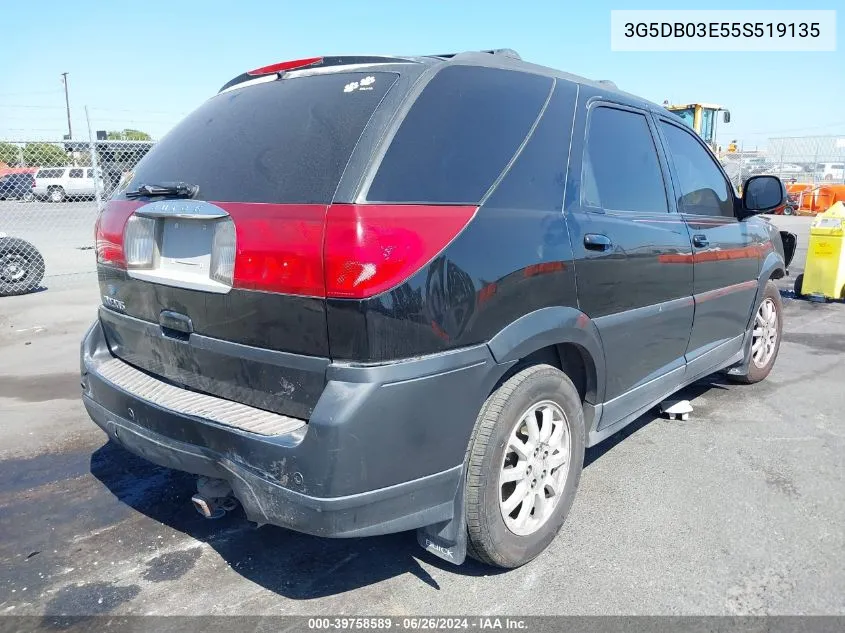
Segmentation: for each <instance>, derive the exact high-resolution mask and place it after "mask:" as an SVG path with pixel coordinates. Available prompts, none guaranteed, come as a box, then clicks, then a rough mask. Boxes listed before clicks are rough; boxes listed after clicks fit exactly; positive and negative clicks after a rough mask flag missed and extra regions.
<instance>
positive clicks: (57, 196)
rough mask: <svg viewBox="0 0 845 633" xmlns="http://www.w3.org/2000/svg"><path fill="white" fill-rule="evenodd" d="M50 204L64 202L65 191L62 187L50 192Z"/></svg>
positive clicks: (54, 188)
mask: <svg viewBox="0 0 845 633" xmlns="http://www.w3.org/2000/svg"><path fill="white" fill-rule="evenodd" d="M49 196H50V202H64V200H65V190H64V189H62V188H61V187H53V188H52V189H50V192H49Z"/></svg>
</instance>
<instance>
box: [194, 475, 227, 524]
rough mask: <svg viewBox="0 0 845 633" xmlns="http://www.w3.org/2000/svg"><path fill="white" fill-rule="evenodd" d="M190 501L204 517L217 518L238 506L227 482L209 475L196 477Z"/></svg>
mask: <svg viewBox="0 0 845 633" xmlns="http://www.w3.org/2000/svg"><path fill="white" fill-rule="evenodd" d="M191 503H193V504H194V509H195V510H196V511H197V512H199V513H200V514H201V515H202V516H204V517H205V518H206V519H219V518H220V517H222V516H223V515H225V514H226V513H227V512H231V511H232V510H234V509H235V508H237V507H238V500H237V499H236V498H235V496H234V494H232V486H230V485H229V482H228V481H226V480H225V479H212V478H211V477H198V478H197V493H196V494H195V495H194V496H193V497H191Z"/></svg>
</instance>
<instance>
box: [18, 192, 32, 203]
mask: <svg viewBox="0 0 845 633" xmlns="http://www.w3.org/2000/svg"><path fill="white" fill-rule="evenodd" d="M21 200H23V201H24V202H32V201H33V200H35V194H33V193H32V192H31V191H27V192H26V193H25V194H23V196H21Z"/></svg>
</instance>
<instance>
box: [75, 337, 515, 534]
mask: <svg viewBox="0 0 845 633" xmlns="http://www.w3.org/2000/svg"><path fill="white" fill-rule="evenodd" d="M115 360H116V359H115V357H114V356H113V355H112V354H111V353H110V351H109V349H108V346H107V344H106V341H105V337H104V335H103V331H102V327H101V326H100V323H99V321H98V322H96V323H95V324H94V325H93V326H92V328H91V329H90V330H89V332H88V333H87V334H86V337H85V340H84V342H83V345H82V358H81V364H82V367H81V370H82V384H83V401H84V403H85V406H86V408H87V409H88V412H89V414H90V416H91V418H92V419H93V420H94V421H95V422H96V423H97V424H98V425H99V426H100V427H101V428H102V429H103V430H104V431H105V432H106V433H107V434H108V435H109V437H110V438H111V439H112V440H113V441H115V442H117V443H119V444H121V445H122V446H124V447H125V448H126V449H128V450H130V451H131V452H133V453H135V454H137V455H140V456H141V457H144V458H146V459H148V460H149V461H151V462H154V463H156V464H159V465H162V466H165V467H169V468H174V469H178V470H182V471H186V472H191V473H196V474H201V475H207V476H211V477H219V478H222V479H226V480H227V481H228V482H229V483H230V484H231V486H232V489H233V491H234V492H235V495H236V496H237V497H238V499H239V500H240V502H241V503H242V505H243V507H244V509H245V511H246V514H247V516H248V518H249V519H251V520H253V521H256V522H259V523H270V524H275V525H280V526H283V527H287V528H291V529H294V530H297V531H300V532H306V533H310V534H316V535H321V536H334V537H347V536H348V537H352V536H366V535H374V534H384V533H389V532H397V531H403V530H410V529H415V528H418V527H422V526H426V525H430V524H433V523H438V522H443V521H447V520H449V519H450V518H451V517H452V515H453V513H454V499H455V493H456V491H457V490H458V487H459V485H460V482H461V478H462V476H461V473H462V466H463V460H464V455H465V452H466V447H467V444H468V442H469V437H470V434H471V432H472V426H473V424H474V422H475V417H476V415H477V412H478V410H479V408H480V406H481V404H482V402H483V400H484V397H485V396H486V394H487V393H489V391H490V389H491V388H492V384H491V381H493V380H495V378H496V376H497V375H498V374H500V372H499V371H497V366H496V363H495V361H494V360H493V358H492V356H491V354H490V352H489V349H488V348H487V346H486V345H480V346H476V347H472V348H465V349H462V350H458V351H455V352H449V353H444V354H438V355H435V356H427V357H424V358H420V359H414V360H410V361H402V362H394V363H389V364H381V365H377V366H356V365H351V364H331V365H329V366H328V369H327V371H326V386H325V389H324V390H323V393H322V395H321V396H320V398H319V401H318V402H317V405H316V406H315V408H314V411H313V413H312V415H311V417H310V418H309V419H308V420H307V421H306V420H301V421H300V422H297V420H295V419H291V418H284V416H279V417H280V418H284V419H279V420H274V419H271V417H268V416H267V413H266V412H262V411H259V410H257V409H254V410H253V411H254V412H255V414H256V416H257V417H251V416H250V412H249V410H248V409H249V407H246V408H245V409H243V410H241V409H238V408H237V407H235V408H226V407H223V406H222V403H221V408H219V414H217V415H208V416H206V415H202V411H204V410H205V411H209V410H210V409H213V408H214V406H215V403H214V402H212V401H210V400H208V401H206V400H204V396H203V395H202V394H199V397H196V394H194V392H186V394H188V395H187V396H186V397H179V394H178V393H176V392H174V391H173V390H174V389H176V390H181V388H180V387H176V386H173V385H169V384H166V383H162V385H156V384H155V381H156V380H157V378H156V377H155V376H149V375H148V374H146V373H143V372H138V370H136V369H133V368H131V366H127V367H124V368H115V367H114V363H115ZM117 362H118V363H122V361H117ZM135 372H138V373H139V374H140V375H138V374H136V373H135ZM151 381H152V382H151ZM136 383H137V385H140V388H137V389H136ZM208 397H209V398H213V397H212V396H208ZM272 415H273V414H270V416H272ZM262 416H263V417H262ZM253 419H256V420H260V423H258V424H257V425H255V426H252V427H251V426H250V424H253V422H252V420H253ZM186 502H187V500H186Z"/></svg>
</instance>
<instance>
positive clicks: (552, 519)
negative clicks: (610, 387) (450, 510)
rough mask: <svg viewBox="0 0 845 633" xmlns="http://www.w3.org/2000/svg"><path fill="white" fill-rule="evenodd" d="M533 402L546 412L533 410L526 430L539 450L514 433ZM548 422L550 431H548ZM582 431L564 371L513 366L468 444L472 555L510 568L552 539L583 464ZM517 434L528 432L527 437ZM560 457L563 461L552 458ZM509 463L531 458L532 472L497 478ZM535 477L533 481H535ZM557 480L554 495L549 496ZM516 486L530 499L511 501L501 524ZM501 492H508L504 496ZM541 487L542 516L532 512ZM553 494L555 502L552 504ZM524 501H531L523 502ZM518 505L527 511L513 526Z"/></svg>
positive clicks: (577, 402) (490, 399)
mask: <svg viewBox="0 0 845 633" xmlns="http://www.w3.org/2000/svg"><path fill="white" fill-rule="evenodd" d="M538 407H539V408H540V409H541V411H549V414H548V415H549V416H551V417H550V418H548V417H544V414H541V415H540V417H539V418H538V417H537V415H535V417H534V420H535V421H536V426H534V427H533V431H532V432H531V436H532V437H533V436H537V439H539V440H541V441H540V442H536V444H535V445H536V446H537V447H538V450H539V453H538V452H537V451H536V450H535V451H531V449H530V448H528V446H526V445H531V443H532V437H527V436H526V434H525V433H520V435H517V431H518V430H525V429H526V428H527V426H528V424H527V423H526V424H523V421H524V420H528V419H529V412H531V411H532V409H535V408H538ZM549 419H551V420H553V422H552V423H551V425H550V426H549V427H545V424H543V421H544V420H549ZM545 428H548V429H549V430H548V431H547V432H548V433H550V434H551V436H546V435H545V433H544V429H545ZM558 434H560V435H558ZM584 436H585V429H584V413H583V410H582V407H581V398H580V397H579V395H578V392H577V390H576V389H575V386H574V385H573V384H572V381H571V380H570V379H569V378H568V377H567V375H566V374H564V373H563V372H562V371H560V370H559V369H556V368H555V367H552V366H551V365H533V366H530V367H526V368H524V369H522V370H521V371H518V372H517V373H516V374H514V375H513V376H511V377H510V378H509V379H508V380H507V381H505V382H504V383H503V384H502V385H501V386H499V387H498V388H497V389H496V390H495V391H494V392H493V393H492V394H491V395H490V396H489V397H488V398H487V400H486V402H485V403H484V406H482V407H481V411H480V412H479V414H478V418H477V420H476V423H475V428H474V429H473V434H472V439H471V440H470V445H469V449H468V460H467V461H468V467H467V482H466V497H465V501H466V520H467V536H468V539H467V541H468V553H469V555H470V556H472V557H473V558H475V559H476V560H478V561H481V562H483V563H487V564H489V565H494V566H497V567H504V568H514V567H519V566H520V565H524V564H525V563H527V562H529V561H531V560H533V559H534V558H536V557H537V556H538V555H539V554H540V553H541V552H542V551H543V550H545V549H546V548H547V547H548V546H549V544H550V543H551V542H552V541H553V540H554V538H555V536H556V535H557V533H558V532H559V531H560V528H561V526H562V525H563V522H564V520H565V519H566V516H567V514H569V509H570V507H571V506H572V501H573V499H574V498H575V491H576V490H577V488H578V481H579V480H580V478H581V469H582V467H583V465H584ZM522 437H525V438H526V441H525V442H524V443H523V442H522V439H521V438H522ZM543 438H545V441H542V439H543ZM512 439H513V441H520V443H521V444H522V445H523V446H525V450H526V451H527V453H526V457H524V458H519V459H518V460H517V453H516V451H515V450H512V447H513V444H512V441H511V440H512ZM543 448H545V450H541V449H543ZM527 455H531V457H527ZM506 460H507V461H506ZM564 460H565V461H564ZM561 461H562V462H563V463H562V464H561V465H559V466H555V465H554V464H556V463H559V462H561ZM514 463H516V464H520V463H521V464H524V465H525V466H523V467H524V468H526V470H525V471H523V472H526V473H528V471H527V466H528V465H532V466H534V468H533V469H532V471H530V472H531V475H533V477H532V476H531V475H529V476H526V477H521V478H519V480H518V481H516V480H515V481H511V482H506V483H502V482H500V476H501V475H503V474H504V473H505V470H503V469H504V468H505V467H506V466H507V467H508V470H512V469H513V468H515V467H516V466H515V465H514ZM541 468H542V469H543V470H542V471H541V470H540V469H541ZM564 468H566V469H567V470H565V471H564V470H563V469H564ZM532 480H533V481H536V482H538V483H536V484H535V487H534V488H532V487H531V485H532V484H531V481H532ZM555 485H556V487H557V489H558V492H557V494H552V495H551V496H549V497H547V496H546V495H547V494H549V493H552V492H553V489H554V487H555ZM519 486H522V488H521V489H520V488H518V487H519ZM518 490H524V491H528V495H527V496H526V497H525V499H526V500H527V501H523V502H522V503H519V504H518V505H516V506H514V508H513V509H512V510H511V511H510V514H509V518H508V521H509V523H506V520H505V516H506V512H507V509H506V508H504V507H503V506H504V504H506V503H508V502H509V501H510V502H511V503H513V500H512V499H511V497H512V496H513V495H516V494H518ZM503 493H509V494H506V496H505V498H504V499H503V498H502V497H503ZM540 494H542V499H543V500H544V501H545V504H546V507H547V508H549V509H548V510H547V514H546V515H545V516H544V517H540V516H539V514H538V516H537V518H536V519H534V514H535V512H537V513H539V512H540V504H541V503H543V502H541V501H540V497H539V495H540ZM552 499H554V503H553V505H551V506H550V507H549V506H548V504H549V503H550V502H551V501H552ZM529 501H530V503H531V504H532V505H531V506H530V507H527V508H523V506H524V505H525V504H526V503H527V502H529ZM523 509H526V510H527V512H525V515H526V518H525V520H524V525H523V526H522V528H518V527H517V524H518V522H519V520H520V516H521V515H522V514H523V512H522V511H523ZM518 532H521V533H518Z"/></svg>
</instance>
